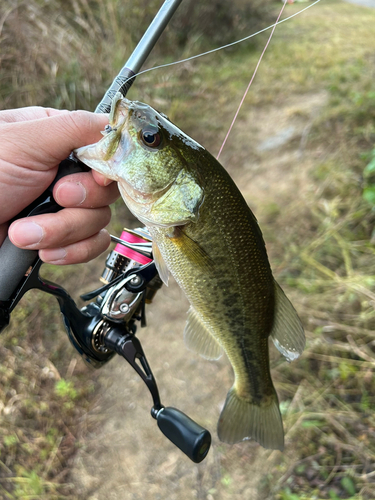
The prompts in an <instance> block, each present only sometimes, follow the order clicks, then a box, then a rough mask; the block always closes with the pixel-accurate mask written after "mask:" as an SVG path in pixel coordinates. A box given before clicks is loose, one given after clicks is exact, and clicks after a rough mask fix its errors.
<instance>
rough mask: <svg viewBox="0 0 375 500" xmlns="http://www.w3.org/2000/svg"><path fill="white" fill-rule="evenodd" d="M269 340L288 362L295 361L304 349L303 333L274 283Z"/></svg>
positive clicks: (294, 313) (294, 312)
mask: <svg viewBox="0 0 375 500" xmlns="http://www.w3.org/2000/svg"><path fill="white" fill-rule="evenodd" d="M271 338H272V341H273V343H274V344H275V346H276V347H277V349H278V350H279V351H280V352H281V354H282V355H283V356H285V358H286V359H287V360H288V361H293V360H294V359H297V358H298V356H299V355H300V354H302V352H303V349H304V348H305V333H304V331H303V326H302V323H301V320H300V319H299V317H298V314H297V312H296V310H295V309H294V307H293V305H292V303H291V302H290V300H289V299H288V297H287V296H286V295H285V293H284V292H283V291H282V289H281V288H280V286H279V285H278V283H276V281H275V319H274V323H273V327H272V331H271Z"/></svg>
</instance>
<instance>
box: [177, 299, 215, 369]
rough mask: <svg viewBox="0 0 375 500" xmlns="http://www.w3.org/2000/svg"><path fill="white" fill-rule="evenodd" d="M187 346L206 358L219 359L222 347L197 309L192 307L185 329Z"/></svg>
mask: <svg viewBox="0 0 375 500" xmlns="http://www.w3.org/2000/svg"><path fill="white" fill-rule="evenodd" d="M184 340H185V344H186V347H187V348H188V349H190V350H191V351H193V352H196V353H197V354H200V355H201V356H202V357H203V358H206V359H219V358H220V357H221V355H222V348H221V347H220V345H219V344H218V343H217V342H216V340H215V338H214V337H213V336H212V335H211V333H210V332H209V330H208V327H207V325H205V324H204V323H203V321H202V320H201V318H200V317H199V316H198V314H197V312H196V311H195V309H193V308H192V307H190V309H189V311H188V319H187V322H186V326H185V330H184Z"/></svg>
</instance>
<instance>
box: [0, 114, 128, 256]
mask: <svg viewBox="0 0 375 500" xmlns="http://www.w3.org/2000/svg"><path fill="white" fill-rule="evenodd" d="M107 123H108V118H107V116H106V115H102V114H94V113H89V112H87V111H60V110H56V109H51V108H41V107H29V108H20V109H16V110H9V111H0V245H1V243H2V242H3V240H4V239H5V237H6V235H7V232H8V235H9V238H10V240H11V241H12V243H13V244H14V245H16V246H17V247H19V248H25V249H29V250H39V256H40V258H41V259H42V260H43V261H44V262H49V263H53V264H76V263H79V262H87V261H89V260H91V259H93V258H95V257H97V256H98V255H99V254H101V253H102V252H104V251H105V249H106V248H107V247H108V245H109V243H110V236H109V234H108V232H107V231H106V230H105V229H103V228H104V227H105V226H106V225H107V224H108V222H109V220H110V217H111V212H110V208H109V206H108V205H110V204H111V203H113V202H114V201H115V200H116V199H117V198H118V196H119V194H118V189H117V185H116V183H112V182H111V181H109V180H108V179H106V178H105V177H104V176H102V175H101V174H98V173H97V172H94V171H91V172H82V173H77V174H72V175H69V176H66V177H64V178H62V179H60V180H59V181H58V182H57V183H56V185H55V186H54V189H53V196H54V199H55V200H56V201H57V203H58V204H59V205H61V206H62V207H66V208H64V209H62V210H60V211H59V212H57V213H54V214H43V215H37V216H31V217H27V218H23V219H19V220H17V221H15V222H13V223H12V224H11V225H10V227H9V229H8V223H9V221H10V220H11V219H12V217H14V216H16V215H17V214H19V213H20V212H21V210H22V209H24V208H25V207H27V206H28V205H29V204H30V203H31V202H32V201H34V200H35V199H36V198H37V197H38V196H39V195H41V194H42V193H43V192H44V191H45V190H46V189H47V187H48V186H49V185H50V184H51V183H52V181H53V180H54V178H55V176H56V173H57V169H58V165H59V163H60V161H62V160H64V159H65V158H66V157H67V156H68V155H69V154H70V152H71V151H72V150H73V149H75V148H78V147H81V146H85V145H88V144H92V143H94V142H97V141H98V140H99V139H100V138H101V135H100V131H101V130H103V129H104V127H105V125H106V124H107Z"/></svg>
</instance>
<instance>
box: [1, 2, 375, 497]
mask: <svg viewBox="0 0 375 500" xmlns="http://www.w3.org/2000/svg"><path fill="white" fill-rule="evenodd" d="M153 4H154V3H153ZM9 5H10V3H9ZM30 5H31V7H30V6H29V7H28V9H29V10H27V11H25V12H24V13H22V12H19V13H18V18H16V16H13V14H9V16H10V17H9V23H10V24H9V23H8V24H6V28H7V29H8V30H10V28H11V27H13V29H15V27H16V26H17V22H20V19H21V20H22V22H23V23H25V26H26V29H25V31H24V33H25V37H24V39H23V38H22V39H21V40H20V43H19V45H18V48H19V49H20V50H18V49H17V46H16V44H13V45H14V47H13V46H12V44H11V43H9V40H11V38H8V41H7V40H5V39H0V51H1V48H2V46H1V44H3V47H5V48H6V50H5V49H4V50H3V51H2V52H0V53H1V56H0V61H1V63H2V68H3V70H2V74H1V82H2V85H1V90H0V100H1V102H2V104H3V107H11V106H20V105H30V104H40V105H49V106H58V107H68V108H75V107H83V108H86V109H93V107H94V106H95V104H96V103H97V102H98V100H99V99H100V97H101V95H102V93H103V92H104V90H105V88H106V86H107V84H108V83H109V81H110V80H111V77H112V76H113V75H114V74H116V72H117V69H118V68H119V67H120V66H121V64H122V62H123V61H124V59H125V58H126V54H129V52H130V46H133V45H134V43H135V40H136V39H137V37H138V35H139V34H140V33H139V30H140V28H139V29H138V30H137V31H136V32H130V31H129V30H128V31H127V30H126V29H122V25H120V23H119V16H120V15H119V14H118V12H119V11H121V12H122V9H123V8H124V7H123V6H122V2H116V1H114V0H113V1H112V2H107V6H106V7H105V8H104V7H100V5H101V3H99V2H98V3H95V2H92V3H88V4H86V3H85V2H78V3H75V5H76V8H77V5H79V6H80V9H81V11H80V13H79V16H78V19H80V22H79V23H74V22H72V24H69V25H67V24H66V23H67V21H69V20H71V19H73V18H70V17H69V16H68V17H67V19H65V18H64V17H63V16H57V15H56V11H54V10H53V9H52V10H51V11H48V12H49V15H52V18H53V23H52V22H51V23H50V24H48V23H46V22H44V24H43V30H40V25H37V23H36V22H34V21H32V18H31V17H30V16H29V14H30V12H31V11H30V9H34V11H35V12H37V13H38V12H46V10H45V9H47V6H46V5H47V4H44V3H43V2H32V3H31V4H30ZM85 5H88V6H89V7H85ZM139 5H141V4H139ZM274 7H275V10H276V7H277V8H279V7H280V5H275V6H274ZM300 8H301V7H300V5H298V4H295V5H289V6H288V8H287V13H286V14H285V16H286V15H290V14H291V13H293V12H295V11H296V10H299V9H300ZM100 9H104V10H100ZM111 9H112V10H111ZM142 12H143V10H142V9H141V8H139V11H136V10H134V11H132V12H130V13H128V14H129V16H128V17H129V20H127V21H126V22H127V23H128V22H129V23H130V22H131V20H132V19H133V20H134V19H135V18H136V16H140V17H139V19H140V23H139V26H144V25H145V24H146V23H147V22H148V19H147V18H143V17H142V16H143V14H142ZM72 15H73V14H72ZM76 15H77V13H76ZM28 16H29V18H28ZM132 16H133V17H132ZM0 17H1V16H0ZM37 18H38V17H37ZM17 19H18V20H17ZM99 19H100V20H101V23H100V24H99ZM85 23H86V24H85ZM374 25H375V11H372V10H369V9H362V8H359V7H356V6H353V5H350V4H345V3H339V2H335V1H324V2H323V1H322V2H321V3H320V4H319V5H318V6H316V7H314V8H312V9H310V10H309V11H307V12H306V13H304V14H302V15H301V16H299V17H297V18H295V19H294V20H293V21H291V22H289V23H284V24H283V25H282V26H280V27H279V28H277V30H276V32H275V36H274V38H273V40H272V43H271V45H270V47H269V50H268V52H267V53H266V57H265V58H264V60H263V63H262V65H261V67H260V70H259V73H258V75H257V78H256V80H255V82H254V85H253V87H252V89H251V92H250V93H249V95H248V97H247V99H246V107H247V109H249V108H250V107H259V108H263V107H264V108H267V106H271V105H272V106H275V105H276V106H278V105H280V104H281V103H283V102H285V100H286V99H288V98H289V97H291V96H298V95H307V94H309V93H315V92H326V93H327V94H328V101H327V104H326V105H325V106H324V109H323V111H322V112H321V113H320V114H319V117H317V118H316V119H314V121H313V124H312V127H311V130H310V133H309V135H308V138H307V142H306V146H305V151H304V157H303V158H302V159H301V162H304V161H307V160H310V161H311V162H312V165H313V166H312V167H311V168H310V170H309V175H308V182H309V183H310V185H311V189H310V191H309V192H308V193H307V195H306V197H304V199H303V200H301V199H298V197H296V199H295V200H292V201H291V202H290V203H289V204H288V205H282V204H280V203H279V201H278V200H275V201H274V202H273V203H272V204H269V205H268V206H267V207H263V209H262V214H263V216H262V217H263V219H264V220H265V221H266V222H267V223H266V224H265V226H264V227H263V225H262V228H263V230H264V233H265V236H266V239H267V241H268V242H269V243H270V246H271V247H272V250H271V255H272V264H273V268H274V269H275V270H276V274H277V278H278V279H279V280H280V282H281V283H282V284H283V286H284V287H286V288H287V290H288V293H289V295H290V296H291V298H292V299H293V303H294V304H295V306H296V308H297V309H298V311H299V312H300V314H301V317H302V319H303V321H304V324H305V325H306V334H307V347H306V350H305V353H304V355H303V356H302V357H301V358H300V360H299V361H297V362H294V363H292V364H287V363H284V362H282V360H281V359H280V358H278V357H275V358H274V359H273V361H272V373H273V377H274V379H275V381H276V386H277V388H278V392H279V395H280V400H281V408H282V412H283V419H284V424H285V429H286V440H287V449H286V451H285V453H284V455H283V456H282V457H281V458H280V456H279V455H277V457H276V458H277V460H276V458H275V457H274V456H273V455H272V456H271V455H270V456H269V461H268V463H270V464H271V467H270V470H269V473H268V475H265V476H264V477H263V478H262V480H261V485H260V486H261V494H260V495H263V498H270V499H275V500H305V499H309V500H310V499H311V500H312V499H332V500H336V499H337V498H348V499H351V500H364V499H371V498H375V476H374V475H373V474H372V472H373V470H374V464H375V417H374V415H375V398H374V393H375V384H374V368H375V312H374V311H375V309H374V306H375V249H374V238H375V236H374V235H375V232H374V229H375V227H374V225H375V210H374V197H373V186H374V184H375V182H374V179H373V166H372V165H373V161H374V160H373V158H374V144H375V125H374V124H375V94H374V90H373V81H374V77H375V74H374V65H373V54H374V41H373V40H374V37H373V30H374ZM38 26H39V27H38ZM87 26H90V27H92V26H93V27H94V28H93V29H92V30H91V29H90V30H88V28H87ZM126 26H128V25H126ZM281 28H282V29H281ZM52 30H53V36H54V37H56V39H57V38H58V37H59V36H60V37H63V39H64V40H65V39H67V40H69V44H68V45H58V44H52V47H51V46H50V45H48V44H46V43H44V42H45V41H46V40H48V37H50V36H52ZM9 33H11V31H8V32H7V34H8V35H9ZM40 33H43V34H44V35H43V36H44V38H42V39H41V43H40V44H39V45H38V44H36V42H35V41H36V40H37V39H38V36H40ZM9 36H10V35H9ZM171 36H172V35H171ZM64 37H65V38H64ZM266 38H267V34H263V35H261V36H260V37H259V38H258V40H257V42H254V40H252V41H250V42H246V43H244V44H243V45H242V46H239V47H237V48H236V49H231V50H227V51H222V52H219V53H217V54H215V55H212V56H209V57H208V58H202V59H199V60H196V61H194V62H191V63H189V64H184V65H181V66H176V67H173V68H169V69H166V70H158V71H155V72H151V73H148V74H145V75H144V76H142V77H139V79H138V80H137V83H136V84H135V86H134V87H133V88H132V90H131V92H130V93H129V97H130V98H134V99H135V98H137V99H139V100H144V101H146V102H150V104H153V105H155V106H156V107H158V108H159V109H160V110H162V111H164V112H165V113H167V114H169V116H170V118H171V119H172V120H173V121H175V122H176V123H177V124H179V125H180V126H182V128H183V129H184V130H186V131H187V132H188V133H190V134H191V135H192V136H193V137H196V138H200V141H202V142H203V143H204V144H205V145H206V146H207V147H208V149H210V150H212V151H213V152H215V151H216V150H217V149H218V147H219V145H220V143H221V140H222V138H223V136H224V134H225V132H226V129H227V127H228V126H229V123H230V121H231V119H232V116H233V114H234V111H235V107H236V104H237V103H238V102H239V100H240V98H241V96H242V92H243V91H244V89H245V88H246V85H247V83H248V80H249V78H250V76H251V73H252V71H253V68H254V67H255V65H256V62H257V59H258V57H259V53H260V51H261V47H262V43H263V42H264V41H265V40H266ZM28 40H33V43H30V48H29V49H28V50H25V55H24V56H22V50H23V49H24V48H25V47H26V45H28V44H27V41H28ZM104 40H106V41H105V42H104ZM168 40H169V41H170V40H171V38H169V39H167V41H168ZM164 43H167V42H164ZM47 45H48V47H49V48H48V47H47ZM164 46H165V45H164ZM77 47H79V48H80V50H78V51H77ZM22 48H23V49H22ZM199 50H204V40H203V41H202V40H201V41H200V42H199V43H198V42H197V41H196V40H195V39H194V38H192V39H190V40H188V43H187V48H186V49H185V51H186V52H188V53H189V54H190V53H194V52H198V51H199ZM47 51H48V52H47ZM176 52H177V54H170V53H160V52H159V53H158V52H157V53H156V55H155V58H154V59H153V61H152V62H156V61H157V62H158V63H159V62H163V61H164V60H166V61H167V60H171V59H173V58H174V57H181V56H183V55H186V54H185V53H184V50H183V48H181V47H179V48H178V49H177V51H176ZM77 54H78V55H77ZM21 56H22V57H21ZM1 58H2V59H1ZM14 58H16V60H17V61H18V65H17V67H16V66H14V64H13V66H12V61H14ZM17 58H18V59H17ZM108 60H111V61H113V63H112V64H111V67H108V66H107V61H108ZM36 70H38V71H39V75H40V76H39V77H38V79H37V80H35V71H36ZM245 110H246V108H245ZM244 112H246V111H244ZM242 123H243V122H242V117H241V115H240V118H239V122H238V126H242ZM233 134H234V135H232V137H231V139H230V141H232V144H235V142H236V138H237V136H236V131H235V130H234V132H233ZM235 148H236V147H235V146H233V150H235V151H236V153H237V155H236V158H237V160H236V161H238V162H239V161H240V160H241V145H240V144H239V145H238V146H237V149H235ZM317 151H318V152H319V151H320V153H319V154H317ZM114 212H115V217H114V221H113V226H112V227H113V228H114V232H115V233H116V234H118V232H119V231H120V229H121V227H122V225H123V222H124V218H125V217H126V216H127V215H126V212H125V210H124V209H123V207H122V206H121V205H120V204H116V206H115V208H114ZM99 267H100V266H99ZM77 269H78V271H77ZM93 269H94V268H93V267H88V266H78V267H76V266H74V268H71V269H69V270H66V269H61V268H57V269H55V270H51V269H50V270H49V271H48V272H49V273H52V276H51V278H52V279H55V280H56V281H57V282H63V284H64V285H65V282H66V283H67V288H68V289H72V290H75V289H81V283H82V282H83V281H84V280H85V279H86V280H90V279H91V278H90V276H91V273H92V270H93ZM94 273H95V274H97V269H96V268H95V271H94ZM78 278H79V279H78ZM82 291H83V290H82ZM59 316H60V315H59V312H58V308H57V305H56V303H55V301H54V299H51V298H45V297H41V296H39V297H38V301H37V306H36V304H35V299H34V298H31V297H26V298H25V299H24V300H23V303H22V307H19V308H17V309H16V311H15V312H14V314H13V317H12V327H11V328H9V329H8V330H7V331H6V332H5V334H4V336H3V338H2V342H1V347H0V352H1V358H2V360H3V361H2V363H1V367H0V396H1V397H0V401H2V403H3V405H4V406H3V413H2V415H3V416H2V418H1V420H0V440H1V442H2V446H1V447H0V449H1V451H0V497H1V495H3V497H4V498H11V499H13V498H17V499H18V498H46V499H47V498H48V499H53V498H66V499H67V498H74V495H73V487H72V485H70V484H69V480H68V478H69V467H70V466H71V463H72V462H71V457H72V456H73V455H74V452H75V447H76V446H79V445H80V441H79V439H78V440H75V439H74V432H71V431H70V430H71V429H76V427H75V426H76V422H77V420H78V419H79V415H81V414H82V412H84V411H85V410H86V409H87V408H88V407H89V406H90V404H91V403H92V400H93V393H94V390H95V387H96V386H95V383H96V382H95V377H94V379H93V381H92V382H90V383H88V382H87V380H88V375H87V371H86V368H85V367H84V366H83V365H82V364H80V361H78V362H77V364H75V363H76V361H74V360H75V359H76V358H75V355H74V353H73V350H72V348H71V347H70V346H69V344H68V343H67V340H66V337H65V335H64V332H63V331H62V325H61V321H60V317H59ZM72 363H73V364H72ZM73 365H74V369H73V370H72V367H73ZM91 378H92V373H91V372H90V379H91ZM240 454H241V452H240V451H238V449H237V448H235V447H234V449H233V451H231V452H228V453H227V455H226V456H224V453H223V458H222V459H221V460H222V468H223V470H224V473H223V476H222V477H221V479H220V484H221V485H222V487H223V488H225V491H227V492H228V495H231V494H233V493H234V492H235V491H236V488H237V487H238V484H237V481H233V479H232V476H233V475H234V471H237V472H238V471H241V470H242V469H243V470H244V471H246V474H247V473H250V472H251V471H250V470H247V469H246V464H245V462H246V460H245V459H246V452H243V454H244V455H243V457H241V456H240V457H239V455H240ZM232 457H235V460H234V461H233V463H232V461H231V459H232ZM273 457H274V458H273ZM238 458H240V460H238ZM241 458H244V460H241ZM232 473H233V474H232ZM246 474H245V473H244V476H245V475H246ZM235 477H236V476H235ZM1 488H2V489H1ZM209 494H210V495H211V496H213V498H216V497H215V494H216V490H215V489H213V490H212V492H211V493H209ZM223 495H224V493H223ZM223 498H226V497H225V496H223Z"/></svg>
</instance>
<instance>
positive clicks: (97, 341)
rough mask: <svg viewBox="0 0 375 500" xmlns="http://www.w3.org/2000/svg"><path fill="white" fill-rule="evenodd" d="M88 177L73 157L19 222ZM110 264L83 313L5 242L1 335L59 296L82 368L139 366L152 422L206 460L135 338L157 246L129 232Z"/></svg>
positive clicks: (123, 81)
mask: <svg viewBox="0 0 375 500" xmlns="http://www.w3.org/2000/svg"><path fill="white" fill-rule="evenodd" d="M181 1H182V0H165V2H164V4H163V5H162V7H161V9H160V10H159V12H158V14H157V15H156V16H155V18H154V20H153V22H152V23H151V25H150V26H149V28H148V30H147V31H146V33H145V35H144V36H143V38H142V39H141V41H140V42H139V44H138V45H137V47H136V48H135V50H134V51H133V54H132V55H131V57H130V59H128V61H127V63H126V65H125V66H124V68H123V69H122V70H121V72H120V74H119V75H118V76H117V77H116V79H115V80H114V82H113V84H112V86H111V87H110V89H109V90H108V91H107V93H106V95H105V96H104V98H103V100H102V101H101V103H100V104H99V105H98V107H97V110H96V111H97V112H104V113H105V112H108V111H109V108H110V103H111V98H112V97H113V95H114V94H115V93H116V92H117V91H120V92H121V93H122V94H123V95H124V96H125V95H126V93H127V91H128V89H129V87H130V85H131V84H132V83H133V81H134V77H135V74H136V73H137V71H138V70H139V69H140V67H141V65H142V64H143V62H144V61H145V59H146V58H147V56H148V54H149V52H150V51H151V49H152V47H153V46H154V45H155V43H156V41H157V39H158V38H159V36H160V34H161V33H162V31H163V29H164V28H165V26H166V25H167V23H168V21H169V19H170V18H171V17H172V15H173V13H174V12H175V10H176V9H177V7H178V5H179V4H180V3H181ZM87 170H89V169H88V168H87V167H86V166H85V165H84V164H83V163H81V162H80V161H78V160H77V159H76V158H74V157H73V156H72V155H71V156H70V157H69V158H67V159H66V160H64V161H63V162H61V164H60V166H59V170H58V174H57V176H56V178H55V180H54V182H53V184H52V185H51V186H50V187H49V188H48V189H47V190H46V191H45V192H44V193H43V194H42V195H41V196H40V197H39V198H38V199H37V200H35V201H34V202H33V203H32V204H31V205H30V206H29V207H27V208H26V209H25V210H23V211H22V212H21V213H20V214H19V215H18V216H17V217H16V219H19V218H23V217H28V216H31V215H38V214H43V213H54V212H57V211H58V210H60V209H61V208H62V207H60V206H59V205H58V204H57V203H56V201H55V200H54V199H53V196H52V190H53V186H54V184H55V183H56V182H57V181H58V180H59V179H61V178H62V177H64V176H66V175H69V174H72V173H76V172H82V171H87ZM112 240H113V241H115V242H116V246H115V248H114V250H112V251H111V252H110V254H109V256H108V258H107V261H106V265H105V269H104V271H103V274H102V278H101V280H102V282H103V286H101V287H100V288H98V289H97V290H94V291H93V292H90V293H87V294H85V295H83V296H82V297H81V298H82V299H83V300H84V301H87V302H88V301H91V302H88V304H87V305H85V306H84V307H83V308H82V309H79V308H78V307H77V305H76V304H75V302H74V300H73V299H72V297H71V296H70V295H69V293H68V292H67V291H66V290H64V288H62V287H61V286H59V285H57V284H55V283H52V282H50V281H48V280H45V279H43V277H42V276H41V275H40V273H39V271H40V268H41V266H42V264H43V263H42V261H41V260H40V259H39V258H38V253H37V252H36V251H33V250H21V249H19V248H17V247H15V246H14V245H13V244H12V243H11V241H10V240H9V238H6V240H5V241H4V243H3V244H2V246H1V247H0V331H1V330H2V329H3V328H5V327H6V326H7V325H8V324H9V320H10V314H11V312H12V311H13V309H14V308H15V307H16V306H17V304H18V302H19V300H20V299H21V297H22V296H23V295H24V294H25V293H26V292H27V291H28V290H31V289H39V290H42V291H43V292H45V293H48V294H50V295H53V296H55V297H56V299H57V301H58V303H59V305H60V310H61V313H62V317H63V322H64V325H65V329H66V332H67V334H68V337H69V339H70V341H71V343H72V344H73V346H74V347H75V348H76V350H77V352H78V353H79V354H80V355H81V357H82V358H83V359H84V361H85V362H86V363H87V364H89V365H91V366H93V367H95V368H99V367H101V366H102V365H104V364H105V363H107V362H108V361H109V360H110V359H111V358H112V357H113V356H114V355H115V354H116V353H117V354H118V355H120V356H122V357H123V358H124V359H126V361H127V362H128V363H129V364H130V365H131V366H132V367H133V369H134V370H135V371H136V372H137V373H138V375H139V376H140V377H141V378H142V380H143V381H144V383H145V384H146V386H147V388H148V390H149V391H150V394H151V396H152V400H153V406H152V408H151V415H152V417H153V418H154V419H156V421H157V424H158V426H159V428H160V430H161V431H162V432H163V433H164V434H165V436H166V437H167V438H168V439H170V440H171V441H172V442H173V443H174V444H175V445H176V446H177V447H178V448H180V449H181V450H182V451H183V452H184V453H185V454H186V455H187V456H188V457H189V458H190V459H191V460H192V461H193V462H196V463H199V462H201V461H202V460H203V459H204V458H205V457H206V455H207V453H208V451H209V448H210V444H211V436H210V433H209V432H208V431H207V430H206V429H204V428H203V427H201V426H200V425H198V424H197V423H196V422H194V421H193V420H191V419H190V418H189V417H188V416H187V415H185V414H184V413H182V412H181V411H179V410H177V409H176V408H172V407H164V406H163V405H162V403H161V401H160V396H159V391H158V387H157V384H156V380H155V377H154V375H153V373H152V371H151V368H150V366H149V364H148V362H147V358H146V355H145V353H144V351H143V349H142V345H141V342H140V341H139V339H138V338H137V336H136V333H137V327H138V326H139V323H140V325H141V326H145V324H146V318H145V309H146V304H147V303H150V302H151V301H152V299H153V297H154V295H155V293H156V292H157V290H158V289H159V288H160V287H161V285H162V282H161V280H160V278H159V275H158V273H157V270H156V266H155V263H154V261H153V258H152V241H151V238H150V235H149V233H148V232H147V230H146V229H144V228H138V229H135V230H124V232H123V233H122V235H121V238H117V237H115V236H112Z"/></svg>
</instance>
